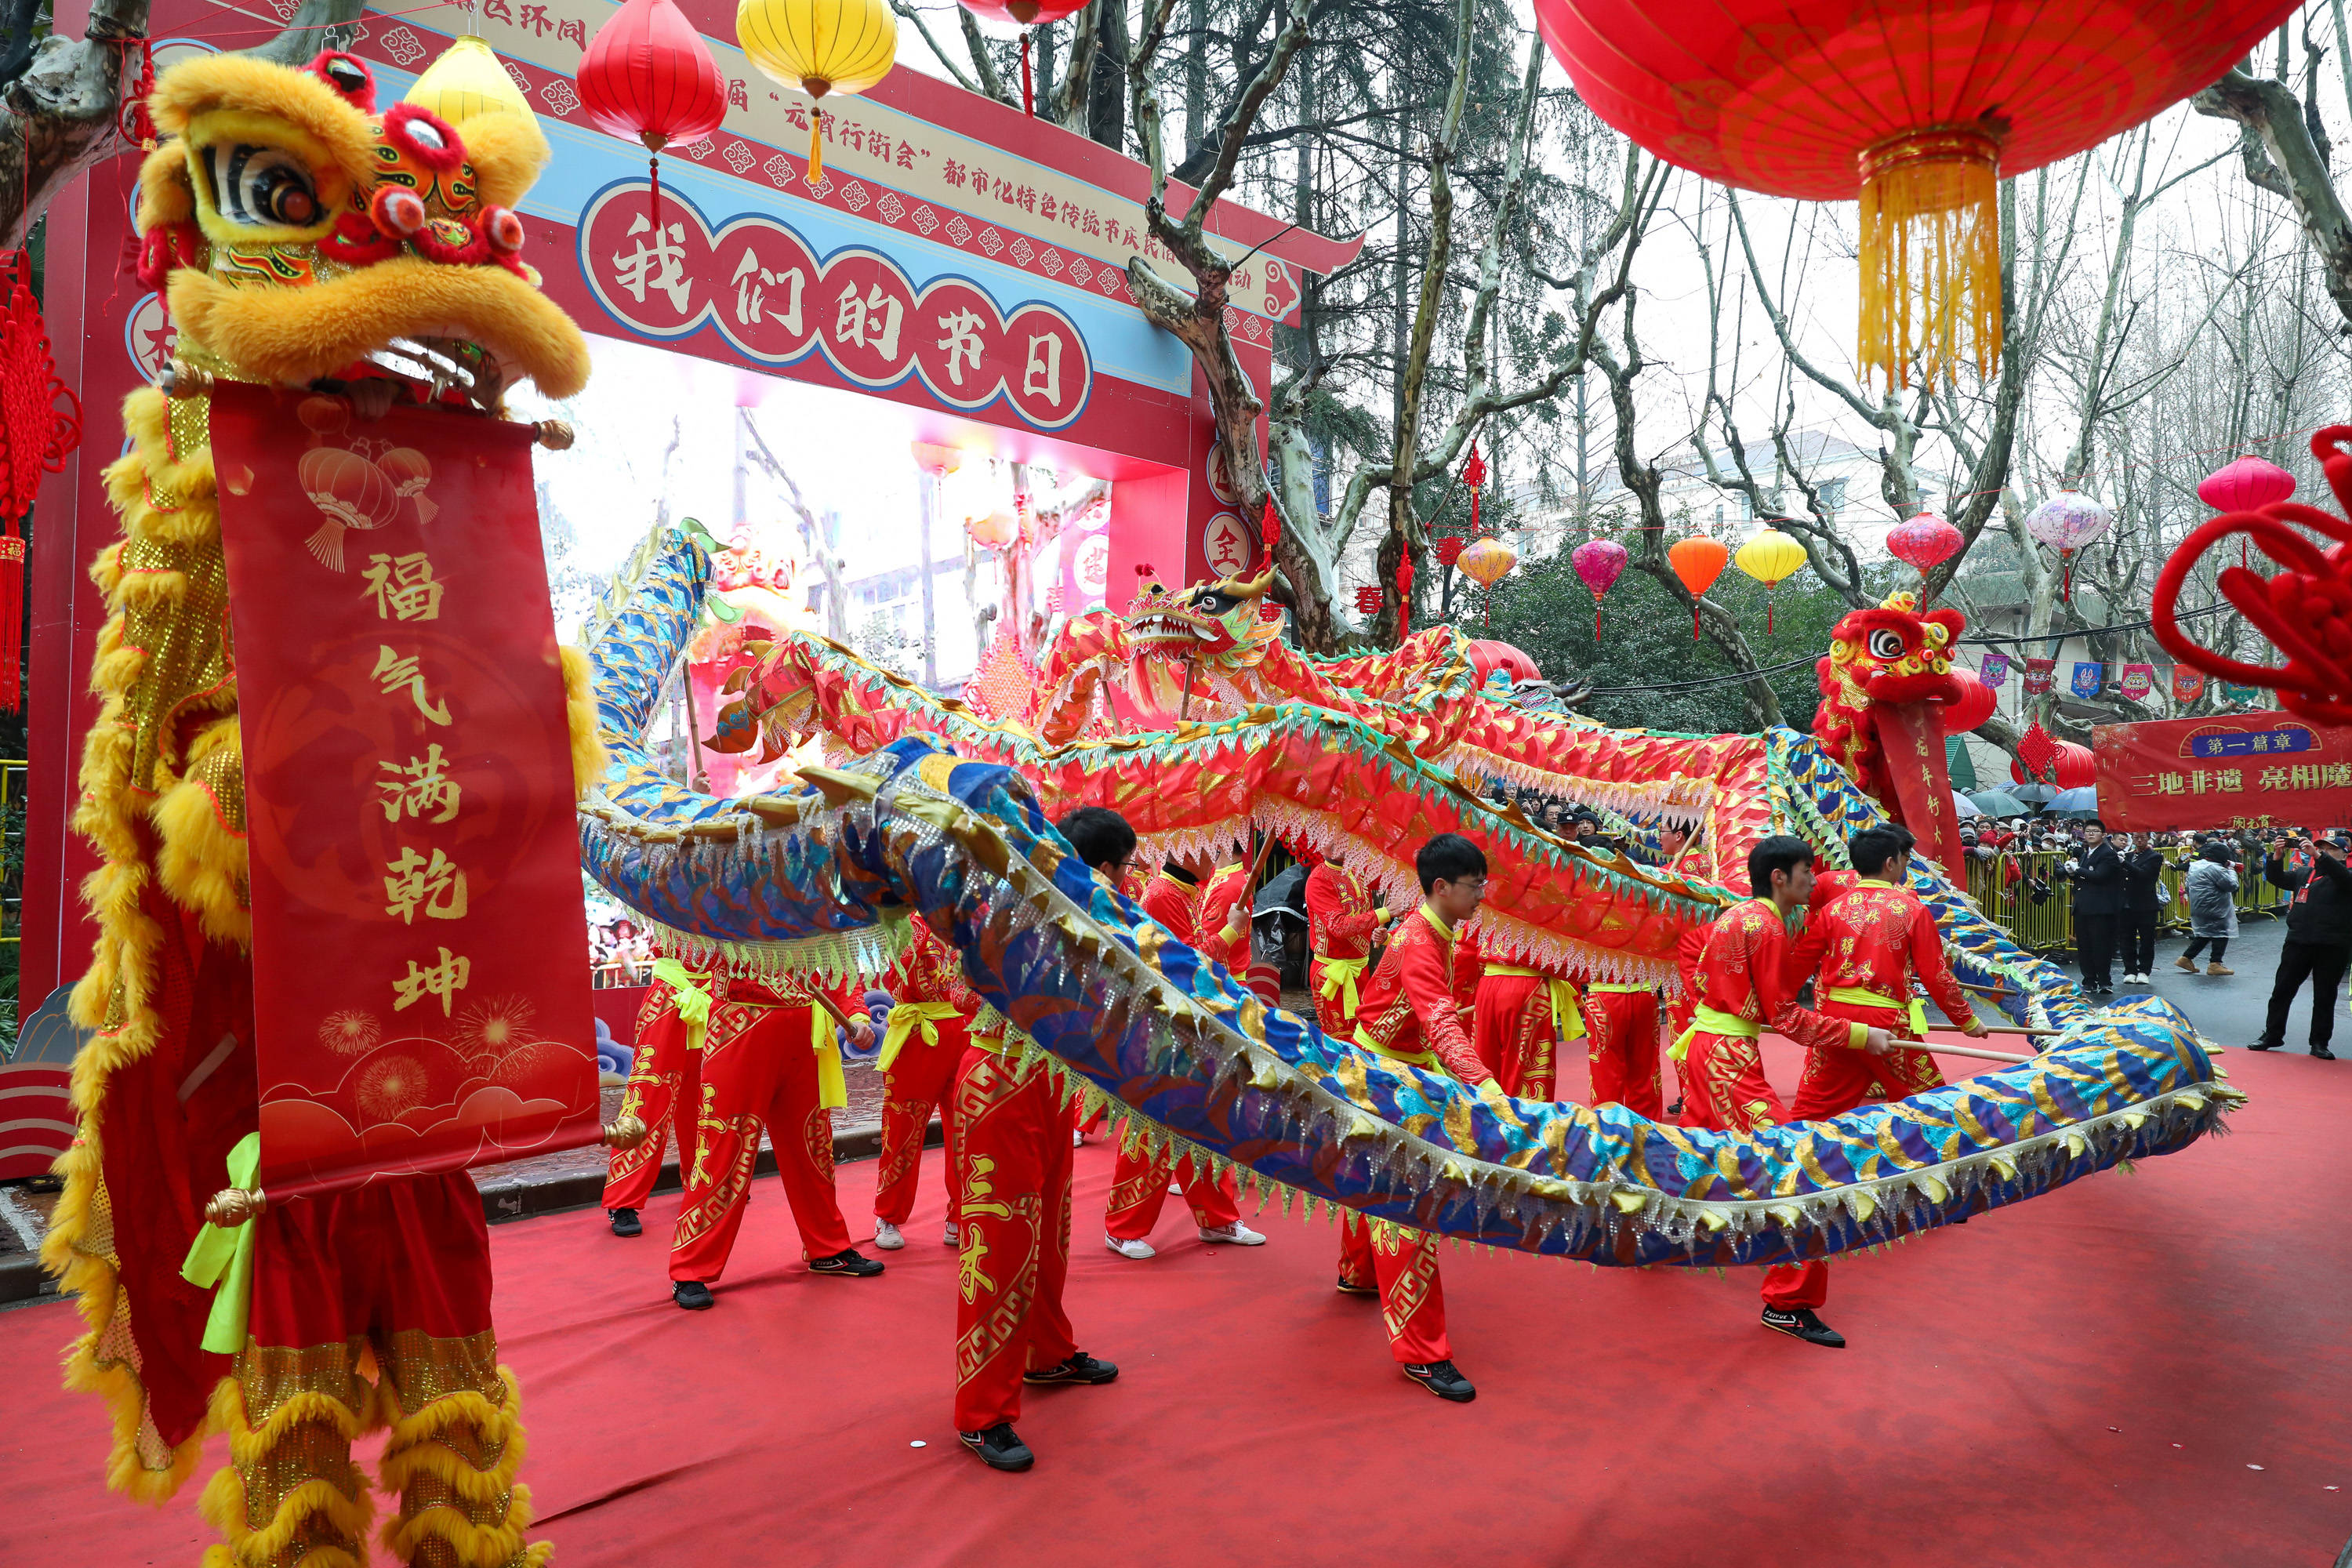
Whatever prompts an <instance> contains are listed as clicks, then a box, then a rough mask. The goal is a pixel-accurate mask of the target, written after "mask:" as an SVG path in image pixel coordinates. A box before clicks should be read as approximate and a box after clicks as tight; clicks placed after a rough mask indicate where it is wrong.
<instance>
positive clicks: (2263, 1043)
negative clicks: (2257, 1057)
mask: <svg viewBox="0 0 2352 1568" xmlns="http://www.w3.org/2000/svg"><path fill="white" fill-rule="evenodd" d="M2278 1048H2279V1042H2278V1041H2276V1040H2256V1041H2255V1042H2254V1043H2253V1044H2252V1045H2251V1046H2248V1047H2246V1049H2248V1050H2250V1051H2274V1050H2276V1049H2278Z"/></svg>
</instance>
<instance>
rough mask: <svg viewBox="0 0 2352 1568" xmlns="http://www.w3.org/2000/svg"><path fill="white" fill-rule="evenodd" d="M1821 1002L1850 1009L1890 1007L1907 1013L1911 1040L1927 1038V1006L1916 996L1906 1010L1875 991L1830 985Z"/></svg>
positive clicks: (1891, 998) (1855, 986)
mask: <svg viewBox="0 0 2352 1568" xmlns="http://www.w3.org/2000/svg"><path fill="white" fill-rule="evenodd" d="M1822 1000H1823V1001H1825V1002H1843V1003H1845V1004H1846V1005H1848V1006H1852V1007H1892V1008H1893V1009H1895V1011H1896V1012H1898V1013H1903V1012H1906V1011H1907V1013H1908V1014H1909V1016H1910V1020H1911V1036H1912V1038H1914V1039H1919V1040H1924V1039H1926V1038H1927V1004H1926V1003H1925V1002H1922V1001H1921V1000H1919V998H1917V997H1916V996H1914V997H1912V998H1911V999H1910V1002H1911V1005H1910V1006H1909V1008H1908V1009H1906V1007H1905V1006H1904V1005H1903V1004H1902V1003H1900V1002H1897V1001H1896V1000H1895V998H1894V997H1892V996H1883V995H1881V994H1878V993H1877V992H1875V991H1870V990H1866V989H1864V987H1862V986H1859V985H1832V986H1831V987H1830V989H1829V993H1828V994H1827V995H1825V996H1824V997H1822Z"/></svg>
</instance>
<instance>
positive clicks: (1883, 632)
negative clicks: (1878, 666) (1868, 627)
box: [1870, 626, 1903, 659]
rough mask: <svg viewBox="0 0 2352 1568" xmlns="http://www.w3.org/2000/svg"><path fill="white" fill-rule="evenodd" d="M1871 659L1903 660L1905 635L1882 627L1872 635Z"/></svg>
mask: <svg viewBox="0 0 2352 1568" xmlns="http://www.w3.org/2000/svg"><path fill="white" fill-rule="evenodd" d="M1870 657H1871V658H1890V659H1891V658H1902V657H1903V634H1902V633H1901V632H1897V631H1889V630H1888V629H1886V628H1885V627H1884V626H1881V627H1880V628H1879V629H1878V630H1876V631H1874V632H1873V633H1871V634H1870Z"/></svg>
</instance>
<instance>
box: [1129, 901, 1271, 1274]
mask: <svg viewBox="0 0 2352 1568" xmlns="http://www.w3.org/2000/svg"><path fill="white" fill-rule="evenodd" d="M1248 891H1249V869H1248V868H1247V867H1244V866H1242V865H1239V864H1234V865H1230V866H1219V867H1217V868H1215V869H1214V870H1213V871H1212V872H1211V873H1210V874H1209V876H1208V879H1207V880H1206V882H1205V883H1203V882H1202V879H1201V878H1200V875H1199V873H1198V872H1197V871H1195V870H1193V869H1192V868H1189V867H1185V866H1181V865H1179V864H1178V863H1177V862H1175V861H1173V860H1171V861H1169V862H1168V863H1167V864H1166V865H1165V866H1163V867H1161V868H1160V874H1159V875H1158V876H1156V877H1154V878H1152V879H1151V881H1150V885H1149V886H1148V887H1146V888H1145V889H1144V891H1143V900H1142V903H1143V912H1144V913H1146V914H1148V915H1150V917H1151V918H1152V919H1153V920H1155V921H1159V922H1160V924H1161V925H1163V926H1166V927H1167V928H1168V930H1169V931H1170V932H1171V934H1173V935H1174V936H1175V937H1176V939H1177V940H1178V941H1180V942H1183V943H1184V944H1185V945H1186V946H1188V947H1190V948H1192V950H1193V951H1194V952H1198V953H1200V954H1202V956H1203V957H1206V958H1213V959H1214V960H1216V961H1217V962H1218V963H1222V964H1223V965H1224V966H1225V967H1226V968H1227V969H1229V970H1231V971H1233V973H1234V977H1235V978H1236V979H1243V980H1246V978H1247V976H1248V974H1249V913H1248V911H1247V910H1245V909H1244V907H1243V904H1242V900H1243V899H1244V896H1246V894H1247V893H1248ZM1171 1174H1174V1175H1176V1176H1177V1178H1178V1181H1179V1184H1181V1186H1182V1187H1183V1189H1184V1202H1185V1204H1186V1205H1187V1206H1189V1207H1190V1208H1191V1209H1192V1223H1193V1225H1194V1226H1196V1227H1197V1228H1198V1229H1199V1231H1200V1234H1201V1239H1202V1241H1204V1242H1211V1243H1223V1244H1225V1245H1227V1246H1232V1247H1263V1246H1265V1237H1264V1236H1262V1235H1260V1234H1259V1233H1258V1232H1256V1231H1255V1230H1252V1229H1251V1228H1250V1227H1249V1226H1246V1225H1244V1224H1243V1223H1242V1215H1241V1209H1240V1207H1239V1206H1238V1205H1236V1204H1235V1203H1234V1194H1232V1193H1230V1192H1228V1191H1226V1189H1225V1185H1224V1184H1223V1182H1222V1181H1220V1180H1219V1179H1218V1177H1217V1175H1216V1173H1214V1172H1213V1171H1210V1170H1208V1169H1207V1168H1205V1167H1196V1166H1194V1165H1192V1163H1189V1162H1187V1163H1185V1164H1184V1166H1183V1167H1182V1169H1181V1171H1178V1170H1177V1168H1176V1164H1175V1162H1174V1161H1173V1160H1172V1159H1171V1157H1170V1156H1169V1155H1168V1154H1167V1153H1166V1152H1159V1153H1152V1152H1149V1151H1147V1150H1146V1149H1145V1147H1144V1144H1143V1141H1142V1140H1141V1139H1140V1138H1138V1137H1132V1136H1130V1137H1129V1139H1128V1140H1127V1141H1126V1142H1123V1143H1121V1144H1120V1145H1119V1151H1118V1166H1117V1168H1116V1169H1115V1170H1114V1171H1113V1172H1112V1173H1111V1183H1110V1203H1109V1205H1108V1212H1107V1213H1106V1214H1105V1215H1104V1216H1103V1245H1104V1246H1106V1247H1109V1248H1110V1249H1111V1250H1112V1251H1113V1252H1116V1253H1118V1255H1119V1256H1120V1257H1121V1258H1133V1259H1135V1260H1136V1261H1137V1262H1141V1261H1143V1260H1144V1259H1145V1258H1151V1257H1154V1256H1156V1255H1157V1253H1156V1249H1155V1248H1154V1247H1152V1245H1151V1243H1150V1241H1149V1240H1147V1239H1146V1238H1147V1237H1150V1235H1151V1230H1152V1227H1153V1226H1156V1225H1158V1224H1159V1223H1160V1209H1161V1207H1162V1206H1164V1205H1166V1204H1167V1202H1168V1183H1169V1178H1170V1176H1171Z"/></svg>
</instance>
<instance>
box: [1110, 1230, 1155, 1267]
mask: <svg viewBox="0 0 2352 1568" xmlns="http://www.w3.org/2000/svg"><path fill="white" fill-rule="evenodd" d="M1103 1245H1104V1246H1105V1247H1109V1248H1110V1249H1111V1250H1112V1251H1113V1252H1116V1253H1118V1255H1119V1256H1120V1257H1121V1258H1133V1259H1135V1261H1137V1262H1138V1263H1140V1262H1142V1261H1143V1260H1144V1259H1145V1258H1155V1257H1157V1256H1159V1255H1158V1254H1157V1253H1155V1252H1153V1251H1152V1249H1151V1243H1150V1242H1148V1241H1121V1240H1120V1239H1119V1238H1118V1237H1115V1236H1108V1235H1106V1236H1105V1237H1103Z"/></svg>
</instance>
